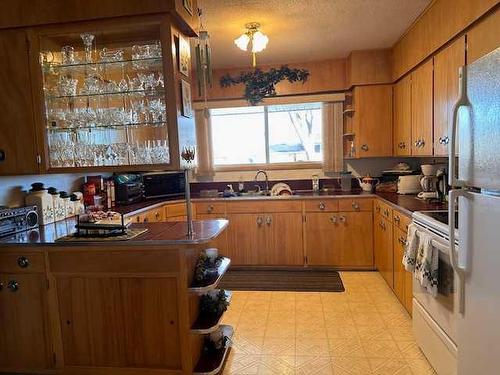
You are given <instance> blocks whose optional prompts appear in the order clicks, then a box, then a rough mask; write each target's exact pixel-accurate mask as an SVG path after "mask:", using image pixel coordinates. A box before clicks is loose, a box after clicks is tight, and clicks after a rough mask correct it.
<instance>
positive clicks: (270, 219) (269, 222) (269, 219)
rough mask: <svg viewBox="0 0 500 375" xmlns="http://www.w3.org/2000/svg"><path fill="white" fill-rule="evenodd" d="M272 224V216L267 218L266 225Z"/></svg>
mask: <svg viewBox="0 0 500 375" xmlns="http://www.w3.org/2000/svg"><path fill="white" fill-rule="evenodd" d="M272 222H273V219H272V218H271V216H268V217H266V224H267V225H271V223H272Z"/></svg>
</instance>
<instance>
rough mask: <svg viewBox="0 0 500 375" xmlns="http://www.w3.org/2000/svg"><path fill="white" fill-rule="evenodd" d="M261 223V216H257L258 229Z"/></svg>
mask: <svg viewBox="0 0 500 375" xmlns="http://www.w3.org/2000/svg"><path fill="white" fill-rule="evenodd" d="M262 223H263V220H262V216H257V225H258V226H259V227H260V226H261V225H262Z"/></svg>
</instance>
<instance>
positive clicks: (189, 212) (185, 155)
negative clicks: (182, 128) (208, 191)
mask: <svg viewBox="0 0 500 375" xmlns="http://www.w3.org/2000/svg"><path fill="white" fill-rule="evenodd" d="M181 157H182V159H183V160H184V161H185V162H186V165H185V167H184V180H185V198H186V217H187V218H186V220H187V233H186V236H187V237H189V238H192V237H193V235H194V230H193V207H192V205H191V187H190V184H189V173H190V171H191V169H192V168H193V164H192V163H193V160H194V158H195V150H194V147H184V149H183V150H182V153H181Z"/></svg>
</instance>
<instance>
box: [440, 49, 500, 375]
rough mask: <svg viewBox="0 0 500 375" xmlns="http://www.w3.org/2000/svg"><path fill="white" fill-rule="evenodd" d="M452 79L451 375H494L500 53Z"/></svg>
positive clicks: (499, 276) (499, 327)
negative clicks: (454, 358) (454, 282)
mask: <svg viewBox="0 0 500 375" xmlns="http://www.w3.org/2000/svg"><path fill="white" fill-rule="evenodd" d="M459 76H460V78H459V79H460V99H459V100H458V103H457V104H456V105H455V108H454V111H453V113H454V116H453V122H452V123H451V124H450V129H449V130H450V131H449V134H451V137H450V155H455V151H456V150H457V149H456V147H458V158H454V157H450V159H449V160H450V165H449V176H450V181H449V182H450V185H451V186H452V190H451V192H450V196H449V198H450V199H449V201H450V205H449V207H450V208H449V224H450V245H451V248H450V257H451V260H452V264H453V267H454V269H455V271H456V273H457V275H458V276H459V278H460V284H461V291H460V297H461V298H460V313H461V316H460V319H459V324H458V342H457V347H458V374H459V375H472V374H482V375H489V374H492V375H493V374H500V48H498V49H497V50H496V51H493V52H491V53H490V54H488V55H486V56H484V57H482V58H481V59H479V60H477V61H475V62H474V63H472V64H470V65H467V66H465V67H463V68H461V70H460V72H459ZM457 163H458V166H457V165H456V164H457ZM457 167H458V168H457ZM457 172H458V174H457ZM456 201H458V233H459V242H458V250H457V249H456V248H455V245H454V244H455V242H454V240H455V237H454V230H453V228H454V224H455V223H454V221H455V215H454V210H455V202H456Z"/></svg>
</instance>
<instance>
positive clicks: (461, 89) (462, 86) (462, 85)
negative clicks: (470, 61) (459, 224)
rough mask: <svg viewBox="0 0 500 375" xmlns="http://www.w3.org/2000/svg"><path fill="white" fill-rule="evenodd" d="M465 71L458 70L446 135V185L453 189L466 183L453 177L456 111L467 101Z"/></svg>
mask: <svg viewBox="0 0 500 375" xmlns="http://www.w3.org/2000/svg"><path fill="white" fill-rule="evenodd" d="M466 72H467V70H466V67H465V66H461V67H460V68H458V100H457V102H456V103H455V104H454V105H453V118H452V121H451V123H450V129H449V131H448V134H449V135H450V140H449V143H448V144H449V150H448V151H449V158H448V159H449V162H448V184H449V185H450V186H451V187H452V188H453V187H456V186H462V187H463V186H466V182H465V181H462V180H460V179H459V178H458V176H456V175H455V171H456V157H455V150H456V140H457V127H458V111H459V109H460V107H464V106H467V105H468V104H469V100H468V99H467V92H466V85H467V74H466Z"/></svg>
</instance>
